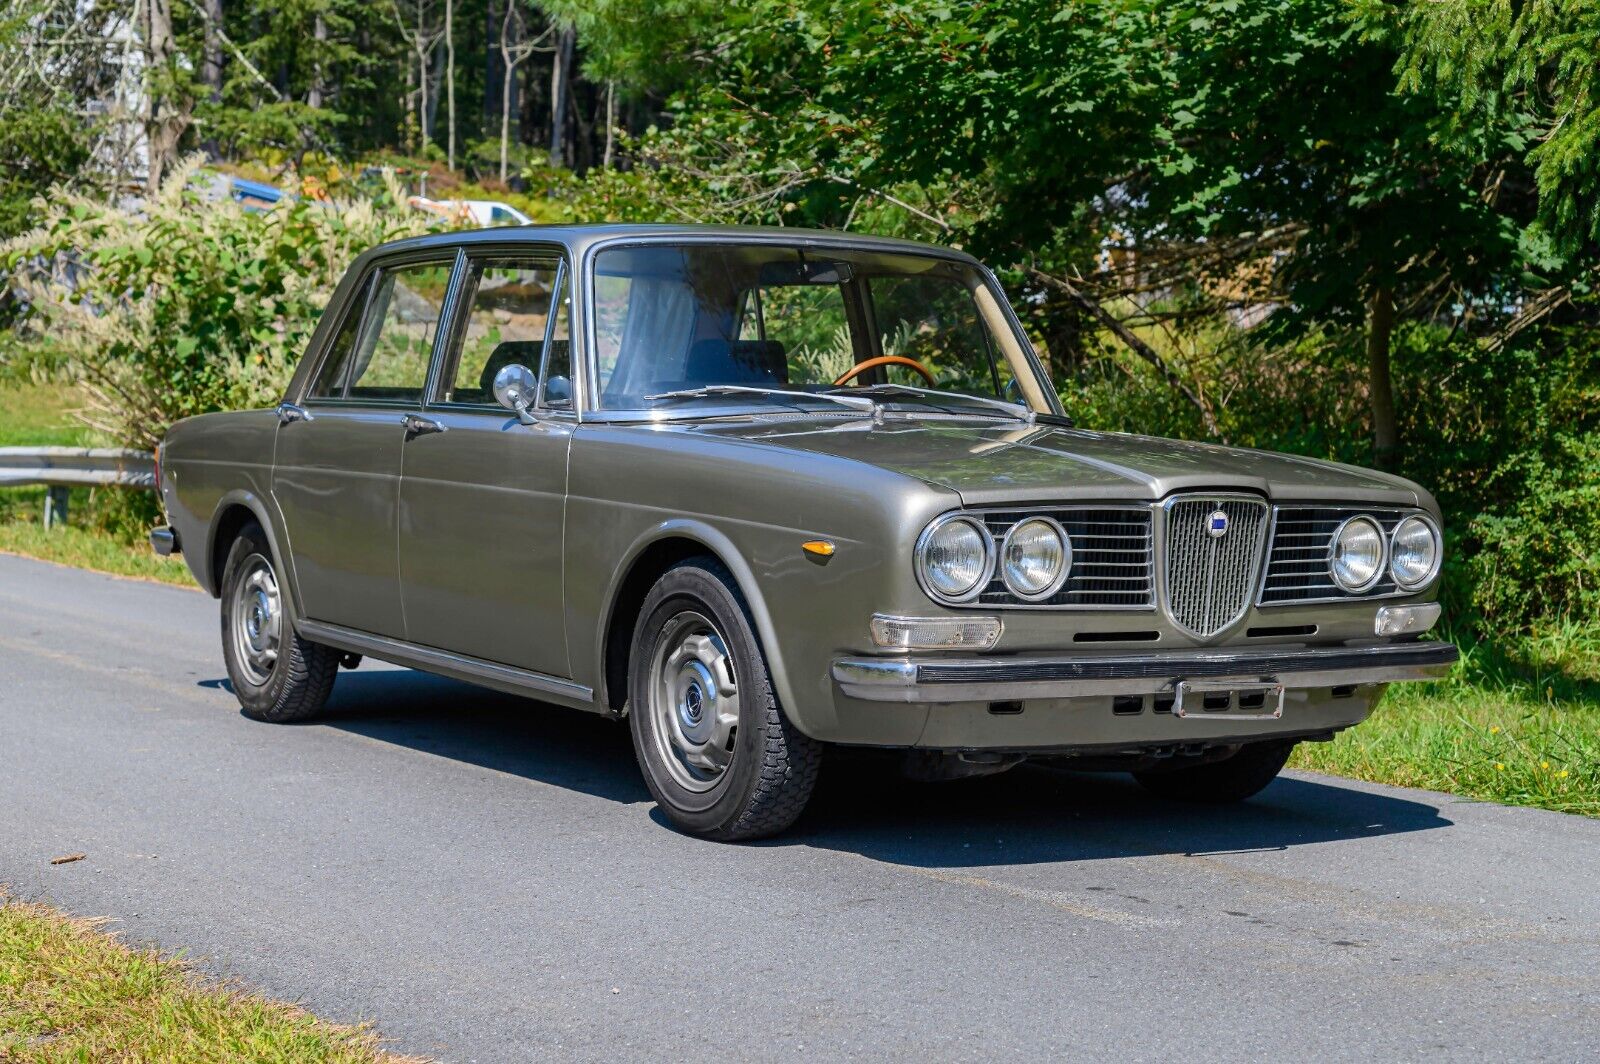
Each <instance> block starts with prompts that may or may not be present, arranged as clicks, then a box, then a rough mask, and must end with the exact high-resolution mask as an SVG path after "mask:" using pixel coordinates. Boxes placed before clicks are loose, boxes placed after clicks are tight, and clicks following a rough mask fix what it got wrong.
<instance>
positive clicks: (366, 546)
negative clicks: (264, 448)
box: [272, 249, 456, 638]
mask: <svg viewBox="0 0 1600 1064" xmlns="http://www.w3.org/2000/svg"><path fill="white" fill-rule="evenodd" d="M455 259H456V252H455V251H454V250H453V249H450V250H445V251H435V252H433V253H431V254H429V255H425V256H422V257H417V256H412V257H410V258H405V259H396V260H390V261H386V262H382V263H380V264H379V265H378V266H377V267H376V268H375V269H374V270H373V271H372V273H371V274H370V275H369V276H368V278H367V280H366V283H365V287H364V290H363V293H364V294H363V296H362V297H361V298H358V299H357V300H355V301H353V303H352V306H351V307H350V309H349V310H348V312H347V315H346V320H345V321H344V322H343V323H342V324H341V326H340V329H339V332H338V333H337V334H336V335H335V337H334V340H333V342H332V343H331V344H330V345H329V347H328V352H327V355H326V356H325V358H324V360H323V363H322V365H321V366H320V367H318V370H317V373H316V375H315V377H314V378H313V381H312V384H311V387H310V388H309V389H308V391H307V394H306V396H305V398H304V400H303V403H302V406H303V415H299V414H294V413H293V412H291V417H290V418H289V419H286V420H285V421H284V423H283V424H282V425H281V426H280V427H279V429H278V439H277V452H276V460H275V462H274V466H273V476H272V491H273V496H274V498H275V499H276V501H277V503H278V507H279V509H280V510H281V511H282V513H283V519H284V525H285V527H286V529H287V530H288V541H289V546H288V550H289V554H290V555H291V558H292V560H293V565H294V572H295V579H296V585H297V587H298V589H299V594H300V601H301V610H302V612H303V613H304V614H305V616H307V617H308V618H310V619H312V620H317V621H323V622H326V623H330V624H338V625H343V626H345V627H347V628H355V629H359V630H361V631H364V632H372V633H376V634H378V635H385V636H391V637H394V638H404V635H405V632H404V621H403V615H402V613H401V600H400V582H399V560H398V552H397V551H396V549H395V522H396V514H397V508H398V501H399V494H400V463H401V453H402V446H403V443H404V439H405V433H406V429H405V426H404V424H403V419H404V418H405V417H406V416H407V415H416V414H418V413H420V410H421V404H422V394H423V390H424V388H425V387H426V382H427V377H428V367H429V364H430V361H431V357H432V352H433V348H434V345H435V341H436V340H437V336H438V331H439V323H440V320H441V316H442V309H443V307H444V303H445V295H446V291H447V289H448V287H449V282H450V278H451V272H452V269H453V266H454V263H455Z"/></svg>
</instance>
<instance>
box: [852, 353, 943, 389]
mask: <svg viewBox="0 0 1600 1064" xmlns="http://www.w3.org/2000/svg"><path fill="white" fill-rule="evenodd" d="M879 366H906V367H908V368H910V369H914V370H916V371H917V372H918V373H920V374H922V379H923V380H925V381H927V382H928V387H930V388H937V387H938V386H939V382H938V381H936V380H934V379H933V371H932V370H930V369H929V368H928V367H927V366H924V365H923V364H922V363H921V362H918V361H917V360H916V359H914V358H906V357H905V356H904V355H879V356H878V357H877V358H869V359H867V360H866V361H865V362H857V363H856V364H855V365H853V366H851V367H850V368H849V369H847V370H845V371H844V374H843V375H842V376H840V378H839V379H838V380H836V381H834V382H833V386H834V387H835V388H837V387H838V386H839V385H841V384H843V383H844V382H845V381H848V380H854V379H855V378H856V377H858V376H860V375H861V374H863V373H865V372H866V371H867V370H869V369H876V368H877V367H879Z"/></svg>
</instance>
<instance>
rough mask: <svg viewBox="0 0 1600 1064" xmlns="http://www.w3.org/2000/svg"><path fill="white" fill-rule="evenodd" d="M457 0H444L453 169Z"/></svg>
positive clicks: (451, 163)
mask: <svg viewBox="0 0 1600 1064" xmlns="http://www.w3.org/2000/svg"><path fill="white" fill-rule="evenodd" d="M455 18H456V0H444V55H445V62H444V79H445V80H444V92H445V97H446V99H447V100H448V103H446V105H445V110H446V112H447V114H446V121H447V122H448V124H449V128H448V129H447V130H446V133H445V136H446V142H445V165H446V166H448V167H449V168H450V169H451V170H454V169H455V168H456V27H455Z"/></svg>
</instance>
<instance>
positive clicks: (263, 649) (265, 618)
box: [229, 555, 283, 687]
mask: <svg viewBox="0 0 1600 1064" xmlns="http://www.w3.org/2000/svg"><path fill="white" fill-rule="evenodd" d="M231 612H232V623H231V624H230V625H229V630H230V632H231V634H232V637H233V649H234V657H235V658H236V659H237V660H238V662H239V665H240V667H241V668H242V669H243V670H244V673H245V678H246V679H248V680H249V681H250V682H251V683H253V684H255V685H256V686H257V687H260V686H261V685H263V684H265V683H266V682H267V680H268V679H269V678H270V677H271V676H272V668H273V666H274V665H276V664H277V661H278V647H279V644H280V642H281V640H282V634H283V598H282V596H281V595H280V594H279V593H278V578H277V577H276V576H274V575H273V572H272V565H271V563H269V562H268V561H267V560H266V559H265V558H263V557H261V556H260V555H253V556H252V557H251V558H250V559H249V560H248V561H247V562H246V565H245V570H244V575H243V576H242V577H240V579H239V582H238V584H237V585H235V590H234V594H233V603H232V610H231Z"/></svg>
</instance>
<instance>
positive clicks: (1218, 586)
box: [1165, 495, 1268, 638]
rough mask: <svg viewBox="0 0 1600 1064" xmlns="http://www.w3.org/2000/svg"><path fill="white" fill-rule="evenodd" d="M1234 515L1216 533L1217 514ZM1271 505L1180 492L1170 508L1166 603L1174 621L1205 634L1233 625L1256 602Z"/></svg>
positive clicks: (1167, 514) (1258, 501)
mask: <svg viewBox="0 0 1600 1064" xmlns="http://www.w3.org/2000/svg"><path fill="white" fill-rule="evenodd" d="M1217 510H1220V511H1222V512H1223V513H1224V514H1226V515H1227V516H1228V530H1227V532H1226V533H1225V534H1223V535H1222V536H1220V537H1213V536H1212V535H1211V534H1210V533H1209V531H1208V527H1209V524H1210V518H1211V514H1212V513H1213V512H1214V511H1217ZM1267 513H1268V511H1267V504H1266V503H1265V502H1264V501H1262V500H1260V499H1253V498H1239V497H1236V496H1235V497H1219V496H1205V495H1187V496H1179V497H1177V498H1174V499H1172V500H1171V501H1170V502H1168V504H1167V506H1166V526H1167V527H1166V565H1165V570H1166V572H1165V576H1166V588H1165V596H1166V605H1167V612H1168V613H1169V614H1170V615H1171V617H1172V620H1173V622H1174V623H1176V624H1177V625H1179V626H1180V627H1182V628H1183V629H1185V630H1186V631H1188V632H1191V633H1193V634H1194V635H1197V636H1200V637H1202V638H1205V637H1209V636H1212V635H1215V634H1216V633H1218V632H1220V631H1222V630H1223V629H1224V628H1227V627H1228V626H1229V625H1231V624H1233V623H1234V622H1235V621H1237V620H1238V619H1239V618H1240V617H1242V616H1243V615H1244V612H1245V610H1246V609H1248V608H1249V606H1250V597H1251V593H1252V592H1253V591H1254V590H1255V587H1256V581H1257V578H1258V576H1259V574H1260V570H1261V554H1262V544H1263V533H1264V532H1265V529H1266V523H1267Z"/></svg>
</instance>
